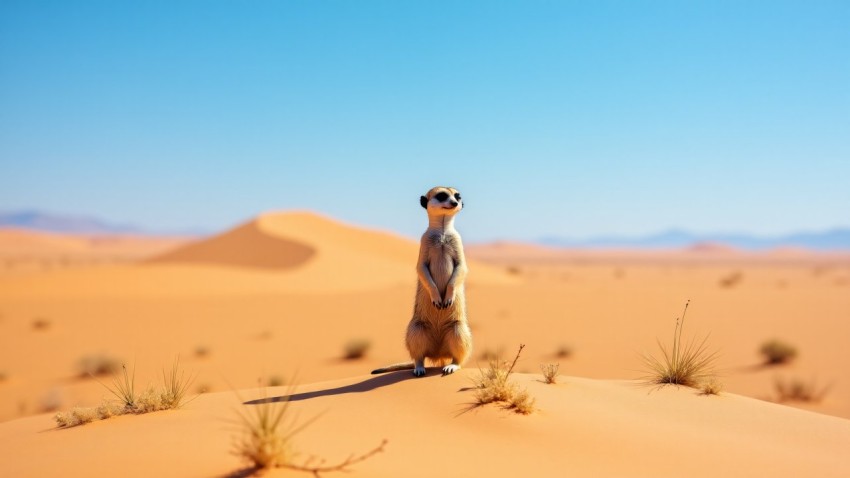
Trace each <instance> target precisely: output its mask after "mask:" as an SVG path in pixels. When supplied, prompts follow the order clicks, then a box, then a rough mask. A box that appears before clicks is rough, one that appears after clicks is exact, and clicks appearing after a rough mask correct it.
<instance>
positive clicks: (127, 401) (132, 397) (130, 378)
mask: <svg viewBox="0 0 850 478" xmlns="http://www.w3.org/2000/svg"><path fill="white" fill-rule="evenodd" d="M92 377H94V375H92ZM95 380H97V379H95ZM98 382H100V381H99V380H98ZM100 384H101V385H103V386H104V388H106V389H107V390H109V393H111V394H112V395H113V396H114V397H115V398H116V399H118V402H119V403H121V404H122V405H123V406H124V408H127V409H131V410H132V409H133V408H135V406H136V398H137V396H136V366H135V365H133V373H132V374H128V373H127V366H126V365H124V364H121V376H118V375H117V374H116V375H114V376H113V377H112V385H109V384H105V383H103V382H100Z"/></svg>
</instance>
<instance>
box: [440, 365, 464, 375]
mask: <svg viewBox="0 0 850 478" xmlns="http://www.w3.org/2000/svg"><path fill="white" fill-rule="evenodd" d="M458 370H460V365H458V364H456V363H450V364H448V365H446V366H445V367H443V375H448V374H450V373H455V372H457V371H458Z"/></svg>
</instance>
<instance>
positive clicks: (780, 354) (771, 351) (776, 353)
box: [759, 339, 797, 365]
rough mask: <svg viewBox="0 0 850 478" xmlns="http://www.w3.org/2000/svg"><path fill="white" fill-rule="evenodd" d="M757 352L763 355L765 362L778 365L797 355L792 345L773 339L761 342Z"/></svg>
mask: <svg viewBox="0 0 850 478" xmlns="http://www.w3.org/2000/svg"><path fill="white" fill-rule="evenodd" d="M759 353H760V354H761V355H763V356H764V361H765V363H766V364H768V365H778V364H783V363H787V362H790V361H791V360H793V359H794V357H796V356H797V349H796V348H794V346H793V345H790V344H788V343H785V342H782V341H781V340H776V339H774V340H769V341H767V342H765V343H763V344H762V345H761V348H760V349H759Z"/></svg>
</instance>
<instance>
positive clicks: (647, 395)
mask: <svg viewBox="0 0 850 478" xmlns="http://www.w3.org/2000/svg"><path fill="white" fill-rule="evenodd" d="M475 373H476V371H475V370H462V371H461V372H458V373H457V374H455V375H452V376H448V377H440V376H439V374H438V373H437V370H431V372H430V373H429V375H428V376H427V377H425V378H422V379H412V378H411V377H410V374H409V373H406V372H400V373H397V374H389V375H383V376H375V377H372V376H360V377H354V378H349V379H344V380H337V381H333V382H324V383H316V384H312V385H305V386H302V387H298V388H297V389H296V390H295V391H294V393H293V395H291V396H290V400H291V405H290V406H291V408H290V411H291V412H292V414H293V416H294V415H297V416H298V417H299V418H298V420H299V422H304V421H306V420H309V419H311V418H313V417H317V416H318V417H319V418H318V420H317V421H315V422H314V423H313V424H312V425H310V426H308V427H307V428H306V429H305V430H303V431H302V432H300V433H299V434H297V435H296V437H295V440H294V447H295V450H296V451H297V452H300V455H299V456H298V458H299V459H303V460H306V459H308V458H309V457H310V456H311V455H317V456H319V457H322V458H325V459H327V460H328V463H334V462H338V461H342V460H344V459H345V458H346V457H348V456H349V455H350V454H352V453H363V452H366V451H368V450H369V449H371V448H373V447H375V446H377V445H378V444H379V443H380V442H381V441H382V440H383V439H387V440H388V444H387V446H386V447H385V450H384V452H383V453H379V454H378V455H376V456H374V457H372V458H370V459H369V460H367V461H365V462H363V463H359V464H357V465H355V466H353V467H352V468H351V473H350V474H347V475H346V476H354V477H357V476H369V477H399V476H406V477H420V476H421V477H433V476H490V477H507V476H539V477H556V476H597V477H621V476H631V477H650V476H651V477H680V476H689V477H696V478H699V477H707V478H715V477H716V476H772V477H786V476H787V477H798V476H821V477H832V476H835V477H838V476H848V474H850V462H848V461H847V459H846V450H847V449H848V447H850V421H848V420H845V419H841V418H836V417H830V416H825V415H819V414H816V413H811V412H806V411H801V410H797V409H793V408H789V407H784V406H780V405H775V404H771V403H767V402H761V401H758V400H754V399H749V398H745V397H741V396H737V395H732V394H723V395H721V396H715V397H704V396H699V395H697V394H696V393H695V391H694V390H691V389H687V388H674V387H667V388H662V389H650V388H647V387H643V386H640V385H638V384H636V383H634V382H617V381H603V380H590V379H580V378H569V377H562V380H561V383H560V384H557V385H546V384H544V383H542V382H541V381H540V377H539V376H535V375H515V376H514V380H516V381H517V382H518V383H519V384H520V385H521V386H523V387H527V389H528V391H529V392H530V393H531V395H532V396H534V397H536V399H537V408H538V411H536V412H535V413H533V414H532V415H529V416H521V415H516V414H514V413H513V412H510V411H505V410H501V409H499V408H498V407H497V406H495V405H487V406H485V407H481V408H477V409H471V410H470V409H469V408H468V403H469V402H470V401H471V400H472V392H471V391H470V390H469V389H468V387H469V386H470V378H471V377H472V376H473V374H475ZM287 392H288V390H287V389H286V388H285V387H278V388H271V389H268V390H266V391H259V390H243V391H241V392H239V395H240V396H241V397H242V399H243V400H245V401H247V402H249V403H251V402H254V403H256V402H257V401H261V400H263V399H264V398H265V397H268V398H271V399H275V398H280V397H285V396H286V393H287ZM238 403H239V401H237V398H236V394H235V393H232V392H230V393H216V394H208V395H204V396H201V397H200V398H198V399H197V400H195V401H194V402H192V403H190V404H189V405H188V406H187V407H186V408H185V409H182V410H176V411H167V412H157V413H152V414H149V415H140V416H124V417H119V418H114V419H110V420H106V421H103V422H97V423H93V424H89V425H85V426H82V427H78V428H73V429H68V430H55V429H52V428H53V426H54V423H53V421H52V420H51V417H50V415H41V416H37V417H30V418H25V419H19V420H14V421H11V422H7V423H3V424H0V440H1V441H2V442H3V443H4V444H5V445H4V447H3V448H2V449H0V475H2V476H56V475H57V474H60V473H61V475H62V476H72V477H73V476H88V477H99V476H114V474H115V470H121V474H122V476H128V477H133V476H140V477H141V476H158V477H162V478H166V477H172V476H173V477H185V476H228V475H229V474H230V473H234V472H236V471H237V470H239V469H240V468H241V467H242V466H243V464H242V463H241V462H240V461H239V460H238V458H237V457H235V456H233V455H232V454H231V453H230V450H231V449H232V443H233V438H234V427H233V425H232V422H230V421H228V420H229V419H232V418H234V417H235V415H234V411H233V407H234V406H239V405H238ZM248 406H256V405H248ZM413 430H415V432H412V431H413ZM45 457H49V459H45ZM435 457H439V459H436V458H435ZM233 476H236V475H233ZM240 476H242V475H240ZM266 476H293V472H291V471H286V470H276V471H274V472H272V473H271V474H270V475H266ZM304 476H307V475H304ZM322 476H325V475H324V474H323V475H322ZM328 476H333V475H331V474H328Z"/></svg>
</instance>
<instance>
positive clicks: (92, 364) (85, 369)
mask: <svg viewBox="0 0 850 478" xmlns="http://www.w3.org/2000/svg"><path fill="white" fill-rule="evenodd" d="M120 369H121V361H120V360H118V359H115V358H113V357H109V356H107V355H102V354H101V355H87V356H85V357H83V358H81V359H80V360H79V362H78V363H77V370H78V371H79V374H80V377H89V376H95V377H97V376H101V375H112V374H114V373H116V372H118V370H120Z"/></svg>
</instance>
